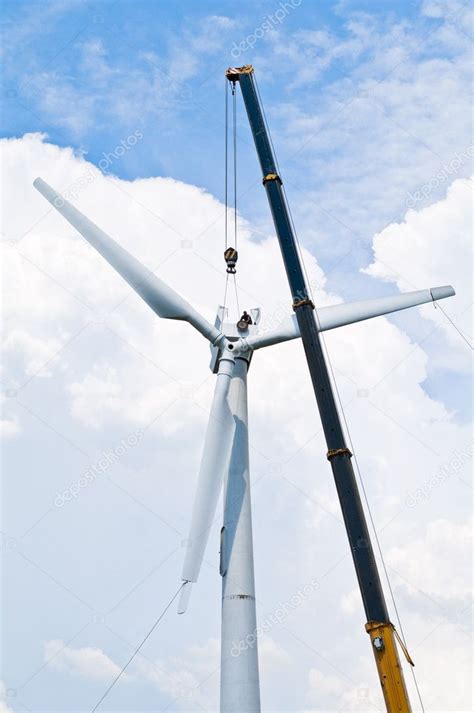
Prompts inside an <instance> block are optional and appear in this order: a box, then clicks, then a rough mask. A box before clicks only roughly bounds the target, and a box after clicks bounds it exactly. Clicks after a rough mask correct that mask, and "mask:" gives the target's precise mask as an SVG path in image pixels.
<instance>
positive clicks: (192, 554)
mask: <svg viewBox="0 0 474 713" xmlns="http://www.w3.org/2000/svg"><path fill="white" fill-rule="evenodd" d="M233 367H234V364H233V362H232V361H225V360H221V362H220V364H219V373H218V374H217V383H216V388H215V391H214V398H213V401H212V407H211V413H210V417H209V423H208V426H207V431H206V438H205V441H204V450H203V454H202V459H201V467H200V469H199V477H198V482H197V488H196V495H195V499H194V505H193V514H192V520H191V527H190V530H189V537H188V540H187V543H186V544H187V551H186V556H185V559H184V565H183V573H182V577H181V578H182V579H183V581H184V582H197V579H198V576H199V571H200V569H201V564H202V558H203V556H204V551H205V549H206V545H207V541H208V539H209V533H210V531H211V527H212V524H213V521H214V518H215V515H216V508H217V503H218V500H219V495H220V492H221V488H222V482H223V480H224V474H225V472H226V469H227V468H228V467H229V458H230V452H231V449H232V442H233V437H234V431H235V422H234V419H233V417H232V413H231V410H230V408H229V404H228V399H227V397H228V393H229V385H230V380H231V378H232V371H233ZM190 589H191V588H190V587H189V586H187V585H186V586H185V587H184V588H183V592H182V595H181V601H180V605H179V609H178V611H179V612H180V613H183V611H184V610H185V608H186V606H187V602H188V600H189V594H190Z"/></svg>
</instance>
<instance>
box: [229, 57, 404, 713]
mask: <svg viewBox="0 0 474 713" xmlns="http://www.w3.org/2000/svg"><path fill="white" fill-rule="evenodd" d="M226 76H227V79H228V80H229V81H230V82H232V83H233V84H234V85H235V84H236V83H237V82H238V83H239V85H240V89H241V92H242V96H243V98H244V103H245V108H246V111H247V116H248V119H249V123H250V128H251V131H252V134H253V138H254V141H255V147H256V149H257V154H258V158H259V161H260V166H261V169H262V174H263V185H264V187H265V190H266V193H267V197H268V202H269V204H270V210H271V212H272V216H273V222H274V225H275V230H276V234H277V237H278V241H279V244H280V249H281V252H282V256H283V262H284V264H285V269H286V274H287V277H288V282H289V285H290V290H291V294H292V299H293V309H294V311H295V314H296V318H297V321H298V327H299V331H300V335H301V339H302V342H303V346H304V350H305V354H306V359H307V362H308V367H309V372H310V375H311V380H312V383H313V389H314V393H315V396H316V401H317V404H318V409H319V413H320V417H321V422H322V426H323V430H324V435H325V438H326V443H327V448H328V451H327V458H328V460H329V462H330V464H331V468H332V472H333V475H334V480H335V483H336V489H337V493H338V497H339V502H340V505H341V509H342V514H343V518H344V524H345V527H346V531H347V536H348V539H349V544H350V548H351V552H352V558H353V561H354V565H355V570H356V574H357V579H358V582H359V587H360V592H361V595H362V601H363V604H364V609H365V614H366V617H367V623H366V627H365V628H366V631H367V632H368V634H369V636H370V639H371V642H372V649H373V652H374V655H375V660H376V664H377V670H378V674H379V679H380V683H381V686H382V691H383V695H384V699H385V705H386V707H387V711H388V713H410V711H411V706H410V701H409V699H408V693H407V690H406V686H405V681H404V677H403V671H402V667H401V664H400V659H399V655H398V649H397V644H396V632H395V629H394V626H393V624H392V623H391V622H390V619H389V615H388V610H387V605H386V602H385V596H384V593H383V589H382V585H381V582H380V577H379V573H378V570H377V564H376V561H375V556H374V550H373V547H372V543H371V541H370V535H369V531H368V528H367V521H366V518H365V514H364V510H363V507H362V502H361V498H360V494H359V490H358V487H357V481H356V478H355V474H354V469H353V467H352V462H351V456H352V454H351V452H350V450H349V448H348V447H347V443H346V440H345V437H344V432H343V428H342V424H341V419H340V416H339V412H338V409H337V405H336V399H335V395H334V391H333V387H332V383H331V380H330V377H329V371H328V367H327V364H326V360H325V357H324V352H323V348H322V343H321V339H320V335H319V332H318V327H317V323H316V318H315V310H314V305H313V303H312V301H311V298H310V293H309V290H308V287H307V285H306V280H305V277H304V272H303V268H302V264H301V260H300V257H299V254H298V249H297V244H296V239H295V235H294V231H293V228H292V223H291V218H290V214H289V211H288V206H287V203H286V200H285V195H284V192H283V188H282V180H281V177H280V176H279V175H278V169H277V165H276V161H275V157H274V155H273V150H272V145H271V142H270V138H269V135H268V132H267V128H266V124H265V119H264V115H263V111H262V107H261V105H260V100H259V96H258V92H257V87H256V84H255V80H254V76H253V67H252V66H251V65H246V66H244V67H232V68H229V69H228V70H227V72H226ZM404 652H405V653H406V651H405V650H404ZM407 658H408V660H409V662H410V663H412V662H411V660H410V659H409V657H408V656H407Z"/></svg>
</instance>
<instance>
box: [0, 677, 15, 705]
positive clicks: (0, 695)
mask: <svg viewBox="0 0 474 713" xmlns="http://www.w3.org/2000/svg"><path fill="white" fill-rule="evenodd" d="M6 694H7V689H6V686H5V683H4V682H3V681H0V713H13V709H12V708H10V706H8V705H7V704H6V702H5V700H4V699H5V696H6Z"/></svg>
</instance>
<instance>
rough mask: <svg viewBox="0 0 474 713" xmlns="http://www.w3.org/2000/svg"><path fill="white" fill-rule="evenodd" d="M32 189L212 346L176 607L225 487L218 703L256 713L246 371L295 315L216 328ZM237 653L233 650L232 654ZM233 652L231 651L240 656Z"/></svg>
mask: <svg viewBox="0 0 474 713" xmlns="http://www.w3.org/2000/svg"><path fill="white" fill-rule="evenodd" d="M34 186H35V187H36V188H37V189H38V191H39V192H40V193H41V194H42V195H43V196H44V197H45V198H46V199H47V200H48V201H49V202H50V203H51V205H52V206H53V207H54V208H56V209H57V210H58V212H59V213H61V215H62V216H63V217H64V218H66V220H67V221H69V223H70V224H71V225H72V226H74V228H76V230H78V231H79V233H81V235H82V236H83V237H84V238H85V239H86V240H87V241H88V242H89V243H90V244H91V245H92V246H93V247H94V248H95V249H96V250H97V252H99V253H100V254H101V255H102V257H103V258H104V259H105V260H106V261H107V262H108V263H109V264H110V265H111V266H112V267H113V268H114V269H115V270H116V271H117V272H118V273H119V274H120V275H121V276H122V277H123V278H124V279H125V280H126V282H128V284H129V285H130V286H131V287H132V288H133V289H134V290H135V292H136V293H137V294H138V295H140V297H141V298H142V299H143V300H144V301H145V302H146V303H147V304H148V305H149V306H150V307H151V309H152V310H153V311H154V312H155V313H156V314H157V315H158V316H159V317H163V318H164V319H177V320H183V321H186V322H189V323H190V324H191V325H192V326H193V327H194V328H195V329H196V330H197V331H198V332H199V333H200V334H202V336H203V337H205V338H206V339H207V340H208V341H209V343H210V346H211V353H212V359H211V365H210V367H211V370H212V371H213V373H215V374H216V385H215V391H214V397H213V401H212V406H211V412H210V416H209V423H208V426H207V431H206V435H205V439H204V448H203V453H202V460H201V466H200V471H199V476H198V482H197V486H196V495H195V500H194V506H193V513H192V520H191V527H190V531H189V538H188V540H187V551H186V555H185V561H184V566H183V571H182V581H183V589H182V592H181V599H180V605H179V611H180V613H183V612H184V611H185V610H186V608H187V605H188V601H189V595H190V591H191V585H192V584H193V583H195V582H197V580H198V577H199V572H200V569H201V564H202V560H203V556H204V552H205V549H206V545H207V542H208V539H209V534H210V531H211V528H212V525H213V522H214V520H215V515H216V509H217V503H218V500H219V496H220V492H221V489H222V484H223V483H224V484H225V488H224V491H225V494H224V522H223V527H222V530H221V548H220V567H219V569H220V574H221V576H222V629H221V703H220V709H221V711H222V713H258V712H259V711H260V686H259V673H258V653H257V644H256V627H257V619H256V608H255V582H254V562H253V540H252V515H251V499H250V477H249V448H248V412H247V371H248V367H249V365H250V362H251V358H252V355H253V353H254V351H256V350H258V349H261V348H264V347H267V346H270V345H273V344H279V343H281V342H284V341H288V340H291V339H296V338H298V337H300V328H299V325H298V321H297V318H296V316H295V315H293V316H291V317H289V318H288V319H287V320H286V321H284V322H283V323H282V324H281V325H280V326H278V327H276V328H274V329H272V330H270V331H268V332H266V333H263V334H260V333H259V331H258V322H259V317H260V311H259V310H258V309H254V310H252V311H251V314H252V316H253V318H254V319H253V322H254V323H253V324H252V325H249V324H246V323H242V322H241V321H239V322H238V323H237V325H236V324H232V323H229V322H226V321H225V320H226V319H227V311H226V310H225V308H223V307H220V308H219V310H218V313H217V317H216V320H215V323H214V325H211V324H210V323H209V322H208V321H207V320H206V319H205V318H204V317H203V316H202V315H200V314H199V313H198V312H197V311H196V310H195V309H194V307H192V305H190V304H189V303H188V302H187V301H186V300H184V299H183V298H182V297H181V296H180V295H179V294H177V293H176V292H175V291H174V290H173V289H172V288H171V287H169V286H168V285H166V284H165V283H164V282H163V281H162V280H160V279H159V278H158V277H157V276H156V275H155V274H154V273H153V272H152V271H151V270H149V269H148V268H147V267H145V266H144V265H142V264H141V263H140V262H139V261H138V260H137V259H136V258H135V257H133V256H132V255H131V254H130V253H129V252H127V251H126V250H125V249H124V248H122V247H121V246H120V245H119V244H118V243H116V242H115V241H114V240H113V239H112V238H111V237H109V236H108V235H107V234H106V233H104V231H103V230H101V229H100V228H99V227H98V226H97V225H95V224H94V223H92V222H91V221H90V220H89V219H88V218H86V216H85V215H83V214H82V213H80V212H79V211H78V210H77V209H76V208H75V207H74V206H73V205H71V204H70V203H69V202H68V201H67V200H65V199H64V198H62V196H61V195H60V194H59V193H57V192H56V191H55V190H54V189H53V188H51V187H50V186H49V185H48V184H47V183H46V182H45V181H43V180H42V179H41V178H37V179H36V180H35V181H34ZM454 294H455V293H454V289H453V288H452V287H451V286H446V287H435V288H430V289H426V290H421V291H416V292H409V293H405V294H399V295H394V296H391V297H383V298H379V299H372V300H366V301H361V302H354V303H348V304H338V305H334V306H329V307H323V308H321V309H318V310H317V317H318V320H317V324H318V330H319V331H326V330H329V329H335V328H337V327H341V326H343V325H346V324H351V323H354V322H360V321H362V320H365V319H370V318H372V317H377V316H380V315H384V314H389V313H390V312H396V311H399V310H402V309H406V308H408V307H413V306H415V305H420V304H424V303H427V302H432V301H436V300H440V299H444V298H445V297H450V296H452V295H454ZM237 650H238V651H237ZM236 654H237V655H236Z"/></svg>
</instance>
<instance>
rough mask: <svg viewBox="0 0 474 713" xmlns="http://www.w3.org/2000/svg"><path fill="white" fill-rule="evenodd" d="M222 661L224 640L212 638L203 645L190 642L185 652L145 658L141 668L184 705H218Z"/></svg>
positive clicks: (185, 706) (146, 676)
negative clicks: (221, 642)
mask: <svg viewBox="0 0 474 713" xmlns="http://www.w3.org/2000/svg"><path fill="white" fill-rule="evenodd" d="M219 662H220V642H219V641H218V640H217V639H208V640H207V641H206V643H205V644H203V645H194V646H188V647H187V648H186V650H185V651H184V652H183V654H182V656H169V657H167V658H166V659H164V660H161V659H160V660H156V661H154V662H153V664H152V665H151V664H149V663H148V662H147V661H144V660H143V659H142V660H141V661H138V662H137V668H138V670H139V671H140V673H141V675H142V676H144V677H145V678H147V679H148V680H149V681H151V682H152V683H154V684H155V685H157V686H158V687H159V688H160V690H161V691H163V692H164V693H167V694H168V695H169V696H170V697H171V698H173V699H178V706H179V707H180V708H184V709H185V710H189V709H190V706H193V707H194V708H195V707H196V706H197V707H203V708H204V709H209V708H210V707H211V708H212V709H214V708H216V707H217V701H218V698H217V696H218V685H217V682H218V671H219ZM203 684H204V685H203Z"/></svg>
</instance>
